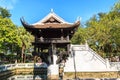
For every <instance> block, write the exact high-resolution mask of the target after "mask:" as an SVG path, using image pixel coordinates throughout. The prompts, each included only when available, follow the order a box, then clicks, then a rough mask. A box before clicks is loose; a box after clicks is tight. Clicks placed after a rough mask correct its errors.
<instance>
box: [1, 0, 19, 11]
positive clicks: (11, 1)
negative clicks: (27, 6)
mask: <svg viewBox="0 0 120 80" xmlns="http://www.w3.org/2000/svg"><path fill="white" fill-rule="evenodd" d="M17 1H18V0H0V6H2V7H4V8H7V9H13V8H14V6H15V4H16V3H17Z"/></svg>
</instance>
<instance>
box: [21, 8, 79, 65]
mask: <svg viewBox="0 0 120 80" xmlns="http://www.w3.org/2000/svg"><path fill="white" fill-rule="evenodd" d="M21 22H22V25H23V26H24V28H25V29H26V30H27V31H28V32H30V33H31V34H32V35H33V36H34V37H35V40H34V42H33V43H32V44H33V46H34V52H33V56H40V57H41V59H42V61H43V62H46V63H47V64H49V65H51V64H53V65H56V64H58V63H60V62H61V61H62V60H64V59H66V56H67V55H68V54H69V48H70V39H71V38H72V36H73V34H74V33H75V31H76V30H77V28H78V26H79V25H80V21H79V20H77V21H75V23H69V22H66V21H65V20H63V19H62V18H61V17H59V16H58V15H57V14H55V13H54V12H53V10H51V12H50V13H49V14H48V15H47V16H46V17H44V18H43V19H42V20H40V21H38V22H37V23H34V24H28V23H26V21H25V20H24V19H23V18H21Z"/></svg>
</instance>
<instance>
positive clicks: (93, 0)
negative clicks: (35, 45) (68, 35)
mask: <svg viewBox="0 0 120 80" xmlns="http://www.w3.org/2000/svg"><path fill="white" fill-rule="evenodd" d="M117 1H118V0H0V6H2V7H6V8H7V9H9V10H10V13H11V14H12V16H11V19H12V21H13V22H14V23H15V24H16V25H18V26H20V25H21V22H20V18H21V17H24V18H25V20H26V21H27V22H28V23H29V24H33V23H35V22H37V21H39V20H41V19H42V18H44V17H45V16H46V15H47V14H48V13H49V12H50V10H51V9H53V10H54V12H55V13H56V14H57V15H59V16H60V17H62V18H63V19H64V20H65V21H67V22H71V23H73V22H74V21H75V20H76V19H77V17H78V16H79V17H81V23H82V24H84V23H85V22H86V21H87V20H88V19H89V18H90V17H92V16H93V15H94V14H97V13H99V12H108V11H109V10H110V9H111V8H112V6H113V5H114V4H115V2H117Z"/></svg>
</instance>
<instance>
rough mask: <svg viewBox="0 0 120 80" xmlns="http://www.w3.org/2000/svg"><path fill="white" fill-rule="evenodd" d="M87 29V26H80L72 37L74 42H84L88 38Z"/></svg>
mask: <svg viewBox="0 0 120 80" xmlns="http://www.w3.org/2000/svg"><path fill="white" fill-rule="evenodd" d="M87 37H88V36H87V31H86V28H82V27H79V28H78V30H77V32H76V33H75V34H74V36H73V37H72V39H71V43H72V44H84V43H85V41H86V39H87Z"/></svg>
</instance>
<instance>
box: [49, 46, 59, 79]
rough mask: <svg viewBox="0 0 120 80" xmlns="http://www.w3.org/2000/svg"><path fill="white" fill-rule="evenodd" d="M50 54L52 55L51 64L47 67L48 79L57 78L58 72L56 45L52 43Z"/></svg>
mask: <svg viewBox="0 0 120 80" xmlns="http://www.w3.org/2000/svg"><path fill="white" fill-rule="evenodd" d="M52 56H53V64H51V65H50V66H49V67H48V80H58V78H59V72H58V69H59V68H58V64H56V60H57V55H56V45H55V44H52Z"/></svg>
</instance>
